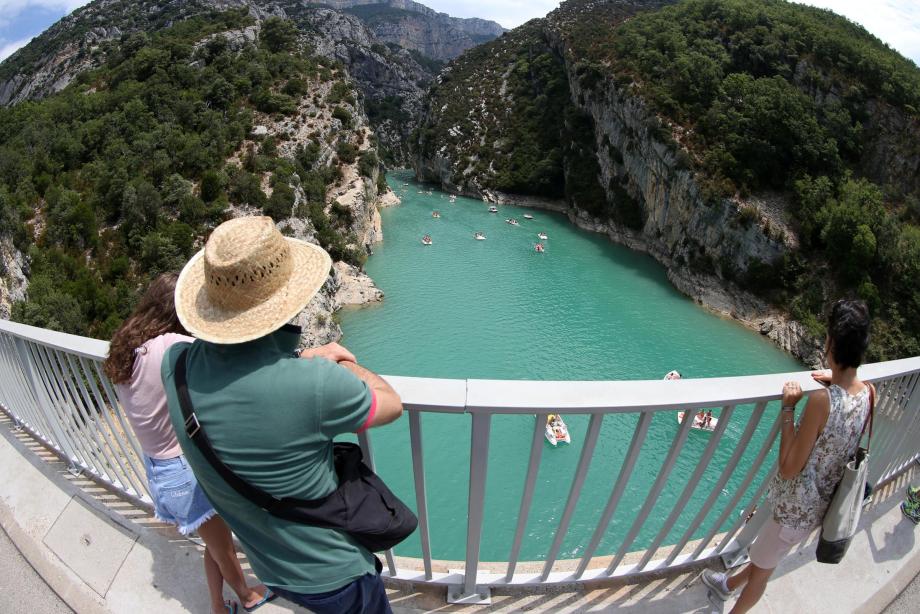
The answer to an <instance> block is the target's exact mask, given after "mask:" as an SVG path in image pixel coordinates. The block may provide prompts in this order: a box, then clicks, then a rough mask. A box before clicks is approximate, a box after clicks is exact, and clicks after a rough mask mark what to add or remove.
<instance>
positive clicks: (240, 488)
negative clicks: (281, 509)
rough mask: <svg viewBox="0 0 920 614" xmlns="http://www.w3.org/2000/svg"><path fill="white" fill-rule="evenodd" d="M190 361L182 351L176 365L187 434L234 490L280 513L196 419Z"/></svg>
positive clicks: (270, 496)
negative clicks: (213, 443)
mask: <svg viewBox="0 0 920 614" xmlns="http://www.w3.org/2000/svg"><path fill="white" fill-rule="evenodd" d="M187 359H188V348H186V349H184V350H182V353H181V354H179V360H178V361H177V362H176V393H177V394H178V395H179V407H180V408H181V409H182V418H183V421H184V422H185V434H186V435H188V438H189V439H191V440H192V443H194V444H195V446H196V447H197V448H198V451H199V452H201V455H202V456H204V458H205V459H206V460H207V461H208V462H209V463H210V464H211V467H213V468H214V471H216V472H217V473H218V475H220V477H221V478H223V480H224V481H225V482H226V483H227V484H228V485H229V486H230V487H231V488H233V490H235V491H236V492H237V493H238V494H239V495H240V496H242V497H243V498H245V499H248V500H249V501H251V502H252V503H254V504H255V505H258V506H259V507H260V508H262V509H263V510H266V511H268V512H271V511H272V510H274V509H276V506H277V505H278V503H279V500H278V499H276V498H275V497H273V496H272V495H270V494H268V493H267V492H265V491H264V490H262V489H261V488H258V487H256V486H253V485H252V484H250V483H249V482H247V481H246V480H244V479H243V478H241V477H240V476H238V475H237V474H236V473H234V471H233V470H232V469H231V468H230V467H228V466H227V465H226V464H225V463H224V462H223V461H222V460H220V458H219V457H218V456H217V454H216V453H215V452H214V448H213V447H212V446H211V441H210V440H209V439H208V436H207V434H206V433H205V432H204V429H203V428H202V427H201V423H200V422H198V416H196V415H195V409H194V407H193V406H192V398H191V397H190V396H189V393H188V379H187V375H186V374H187V371H186V369H187V364H186V363H187Z"/></svg>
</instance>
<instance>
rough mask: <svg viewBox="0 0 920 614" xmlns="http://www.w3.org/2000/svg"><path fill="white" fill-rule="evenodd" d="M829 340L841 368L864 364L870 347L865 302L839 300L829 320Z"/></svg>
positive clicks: (867, 312) (867, 313) (867, 310)
mask: <svg viewBox="0 0 920 614" xmlns="http://www.w3.org/2000/svg"><path fill="white" fill-rule="evenodd" d="M827 338H828V340H829V341H830V350H831V352H833V354H834V360H835V361H836V362H837V363H838V364H839V365H840V366H841V367H853V368H856V367H858V366H859V365H861V364H862V361H863V356H864V355H865V354H866V348H868V347H869V308H868V307H866V304H865V303H864V302H863V301H854V300H839V301H837V302H836V303H834V306H833V307H831V313H830V316H828V318H827Z"/></svg>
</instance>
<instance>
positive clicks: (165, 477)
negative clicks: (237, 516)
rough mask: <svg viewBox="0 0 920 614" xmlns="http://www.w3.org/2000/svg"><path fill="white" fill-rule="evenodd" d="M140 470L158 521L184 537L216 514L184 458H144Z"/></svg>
mask: <svg viewBox="0 0 920 614" xmlns="http://www.w3.org/2000/svg"><path fill="white" fill-rule="evenodd" d="M144 468H145V469H146V470H147V485H148V486H149V487H150V495H151V497H153V507H154V512H155V513H156V517H157V519H158V520H161V521H163V522H168V523H170V524H174V525H176V526H177V527H178V528H179V532H180V533H182V534H183V535H188V534H189V533H193V532H194V531H197V530H198V527H200V526H201V525H203V524H204V523H205V522H207V521H208V520H210V519H211V518H212V517H213V516H215V515H216V514H217V512H216V511H215V510H214V508H213V507H212V506H211V502H210V501H208V498H207V497H206V496H205V494H204V491H203V490H201V486H199V485H198V480H196V479H195V474H194V473H192V468H191V467H189V466H188V463H187V462H186V461H185V457H184V456H177V457H175V458H167V459H157V458H150V457H148V456H146V455H145V456H144Z"/></svg>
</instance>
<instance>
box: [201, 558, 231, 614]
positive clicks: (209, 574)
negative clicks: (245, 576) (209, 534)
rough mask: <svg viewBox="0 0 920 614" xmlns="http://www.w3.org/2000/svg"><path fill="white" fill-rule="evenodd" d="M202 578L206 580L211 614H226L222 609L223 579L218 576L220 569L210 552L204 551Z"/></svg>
mask: <svg viewBox="0 0 920 614" xmlns="http://www.w3.org/2000/svg"><path fill="white" fill-rule="evenodd" d="M204 576H205V577H206V578H207V579H208V595H209V596H210V598H211V612H212V613H213V614H217V613H218V612H220V613H221V614H226V609H224V577H223V576H222V575H220V567H218V566H217V562H216V561H215V560H214V557H212V556H211V551H210V550H208V549H207V548H205V549H204Z"/></svg>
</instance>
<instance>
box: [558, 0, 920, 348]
mask: <svg viewBox="0 0 920 614" xmlns="http://www.w3.org/2000/svg"><path fill="white" fill-rule="evenodd" d="M569 39H570V40H571V41H572V45H573V49H574V50H576V51H575V53H576V55H577V56H578V57H579V58H580V64H581V65H580V66H579V68H580V69H581V72H582V79H583V80H584V81H590V80H591V79H599V78H601V77H602V76H604V75H607V76H611V75H612V78H614V79H615V80H616V82H617V83H619V84H621V85H625V86H627V87H632V88H633V91H635V92H636V93H637V94H639V95H641V96H642V97H643V98H645V99H646V100H648V101H649V102H651V104H652V107H653V108H654V109H655V110H657V111H658V112H659V113H660V114H661V115H662V116H663V117H664V118H666V119H667V120H668V121H669V122H670V124H671V126H679V127H680V129H679V130H678V131H674V133H672V130H673V128H667V127H664V128H663V130H664V133H665V134H664V140H666V141H668V142H673V140H674V139H675V138H677V139H679V140H680V143H679V144H680V145H681V146H683V147H684V148H686V149H687V150H688V151H689V152H690V154H691V156H692V160H693V165H694V167H695V168H696V169H697V170H699V171H700V177H701V185H702V186H703V189H704V191H705V192H706V193H707V194H708V195H709V196H710V197H711V198H719V197H730V196H732V195H734V194H736V193H740V195H741V196H742V197H743V196H746V195H747V194H749V193H751V192H756V191H758V190H764V189H770V190H781V191H783V192H785V193H786V194H788V200H789V203H790V209H789V213H790V214H791V217H792V218H793V220H794V221H795V223H796V225H797V230H798V235H799V239H800V242H801V247H800V249H799V250H797V251H795V252H794V253H791V254H789V255H788V256H787V257H786V258H784V259H783V260H781V261H778V262H775V263H764V264H763V266H754V267H752V268H751V269H749V270H748V271H747V272H745V274H744V275H743V276H742V277H741V278H740V279H739V280H738V281H739V282H740V283H742V285H745V286H747V287H748V288H751V289H754V290H756V291H757V292H759V293H761V294H764V295H766V296H768V297H770V298H771V299H772V300H774V301H775V302H777V303H779V304H782V305H786V306H789V307H791V309H792V310H793V313H794V314H795V315H796V316H797V317H799V318H800V319H801V320H803V321H804V322H806V323H809V324H810V325H811V326H812V327H813V328H814V329H815V331H816V332H820V328H821V324H820V322H821V321H822V320H823V319H822V317H821V315H820V314H821V310H822V307H823V304H824V303H825V302H826V301H827V299H828V298H829V297H831V296H834V295H840V294H856V295H858V296H860V297H862V298H864V299H866V300H867V301H868V302H869V304H870V305H871V306H872V307H873V311H874V313H875V314H876V316H877V320H876V327H875V328H876V333H877V334H876V342H875V343H874V344H873V353H874V355H875V357H876V358H890V357H893V356H906V355H917V354H920V228H918V226H917V224H918V223H920V193H918V191H917V189H916V186H917V185H920V184H918V183H917V178H916V177H897V178H895V177H892V176H891V174H894V173H891V174H889V173H873V172H871V171H868V170H867V169H868V168H869V167H871V164H870V163H869V161H868V160H866V158H868V157H871V156H872V155H874V154H875V152H876V150H877V148H878V146H877V145H876V142H877V141H879V140H885V141H886V143H885V146H886V147H889V148H890V149H891V150H893V153H889V159H888V160H886V163H893V162H895V160H893V159H891V158H897V157H901V158H904V159H908V160H913V161H916V160H917V159H920V140H918V139H917V138H916V135H920V111H918V109H920V70H918V69H917V67H916V65H914V64H913V63H912V62H911V61H909V60H907V59H905V58H903V57H902V56H900V55H899V54H898V53H896V52H894V51H893V50H891V49H890V48H888V47H886V46H885V45H883V44H882V43H881V42H880V41H879V40H878V39H876V38H875V37H873V36H871V35H870V34H868V33H867V32H866V31H865V30H864V29H863V28H861V27H860V26H857V25H855V24H853V23H851V22H849V21H847V20H846V19H844V18H842V17H840V16H838V15H835V14H833V13H831V12H830V11H826V10H821V9H815V8H811V7H806V6H802V5H797V4H792V3H789V2H784V1H782V0H763V1H760V2H747V1H744V0H688V1H686V2H681V3H679V4H676V5H674V6H669V7H665V8H663V9H661V10H658V11H650V12H645V13H642V14H639V15H637V16H636V17H635V18H634V19H630V20H628V21H627V22H625V23H624V24H622V25H621V26H619V27H618V28H616V29H615V30H613V31H609V30H608V31H605V30H604V29H603V28H601V27H598V25H597V22H591V21H587V20H585V21H580V22H579V24H578V26H577V27H576V28H574V29H573V31H572V32H571V34H570V37H569ZM584 81H583V83H584ZM883 113H884V114H889V113H890V114H898V115H899V116H903V117H906V118H907V119H906V121H907V122H908V124H909V125H912V127H913V132H914V135H915V136H914V138H911V137H910V136H909V135H901V141H900V142H898V141H897V138H898V136H897V135H886V134H879V133H878V131H877V130H876V129H874V128H873V127H872V126H873V124H874V123H875V122H873V120H874V119H877V118H873V117H871V116H870V115H871V114H883ZM678 134H679V135H680V136H678ZM890 141H894V142H893V145H892V144H890V143H889V142H890ZM914 163H915V162H914ZM722 273H725V271H722ZM828 278H829V279H828ZM829 282H830V283H829Z"/></svg>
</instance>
